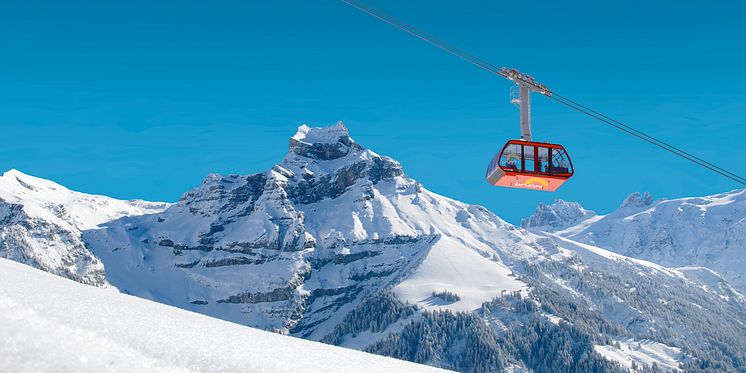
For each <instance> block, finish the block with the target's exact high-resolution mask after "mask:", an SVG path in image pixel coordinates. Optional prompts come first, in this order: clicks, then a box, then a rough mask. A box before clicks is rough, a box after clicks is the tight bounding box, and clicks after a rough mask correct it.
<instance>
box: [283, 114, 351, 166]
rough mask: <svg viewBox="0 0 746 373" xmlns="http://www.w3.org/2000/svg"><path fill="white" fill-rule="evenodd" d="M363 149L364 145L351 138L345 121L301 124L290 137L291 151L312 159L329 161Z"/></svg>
mask: <svg viewBox="0 0 746 373" xmlns="http://www.w3.org/2000/svg"><path fill="white" fill-rule="evenodd" d="M363 150H364V148H363V147H362V146H360V145H359V144H357V143H356V142H355V141H354V140H353V139H352V138H350V134H349V132H348V131H347V127H345V125H344V123H342V122H337V123H336V124H334V125H332V126H328V127H309V126H308V125H305V124H304V125H301V126H300V127H298V131H297V132H296V133H295V135H293V137H291V138H290V150H289V152H290V153H292V154H295V155H299V156H302V157H306V158H310V159H316V160H324V161H328V160H334V159H339V158H343V157H345V156H347V155H349V154H351V153H356V152H361V151H363Z"/></svg>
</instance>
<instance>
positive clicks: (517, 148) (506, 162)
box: [486, 140, 573, 192]
mask: <svg viewBox="0 0 746 373" xmlns="http://www.w3.org/2000/svg"><path fill="white" fill-rule="evenodd" d="M572 175H573V169H572V161H570V157H569V156H568V155H567V151H566V150H565V148H564V147H562V145H558V144H549V143H545V142H534V141H524V140H510V141H508V143H507V144H505V146H504V147H503V149H502V150H501V151H500V153H498V154H497V155H495V157H494V158H492V162H490V166H489V168H487V175H486V178H487V182H488V183H490V184H492V185H495V186H504V187H509V188H521V189H532V190H543V191H547V192H554V191H555V190H557V188H559V187H560V186H561V185H562V184H563V183H564V182H565V181H566V180H567V179H569V178H570V177H571V176H572Z"/></svg>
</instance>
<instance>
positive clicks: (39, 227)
mask: <svg viewBox="0 0 746 373" xmlns="http://www.w3.org/2000/svg"><path fill="white" fill-rule="evenodd" d="M166 207H168V204H166V203H154V202H145V201H141V200H132V201H121V200H117V199H113V198H109V197H105V196H97V195H90V194H85V193H79V192H75V191H71V190H69V189H67V188H65V187H63V186H61V185H59V184H57V183H54V182H51V181H48V180H44V179H40V178H37V177H33V176H29V175H26V174H23V173H22V172H20V171H17V170H10V171H7V172H5V173H4V174H3V175H2V176H0V257H2V258H8V259H12V260H16V261H19V262H23V263H27V264H29V265H32V266H34V267H37V268H41V269H44V270H46V271H49V272H52V273H56V274H59V275H62V276H65V277H68V278H71V279H75V280H78V281H81V282H85V283H88V284H94V285H103V284H104V282H105V279H104V275H103V272H104V268H103V266H102V264H101V263H100V262H99V261H98V260H97V259H96V258H95V257H94V256H93V255H91V253H90V252H89V251H88V250H87V249H86V247H85V243H84V242H83V240H82V231H83V230H86V229H93V228H95V227H96V226H98V225H99V224H101V223H104V222H108V221H111V220H114V219H117V218H120V217H122V216H134V215H143V214H149V213H155V212H159V211H162V210H163V209H165V208H166Z"/></svg>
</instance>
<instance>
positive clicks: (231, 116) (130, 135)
mask: <svg viewBox="0 0 746 373" xmlns="http://www.w3.org/2000/svg"><path fill="white" fill-rule="evenodd" d="M369 3H370V4H372V5H374V6H377V7H380V8H381V9H384V10H386V11H387V12H388V13H390V14H393V15H395V16H397V17H399V18H401V19H404V20H406V21H408V22H409V23H412V24H414V25H417V26H418V27H420V28H422V29H424V30H427V31H428V32H430V33H432V34H435V35H437V36H439V37H441V38H443V39H446V40H448V41H450V42H452V43H454V44H456V45H458V46H460V47H461V48H463V49H466V50H468V51H471V52H472V53H474V54H477V55H479V56H480V57H482V58H485V59H487V60H489V61H491V62H493V63H494V64H496V65H499V66H508V67H516V68H518V69H520V70H522V71H525V72H527V73H530V74H532V75H534V76H535V77H536V78H537V79H538V80H539V81H541V82H543V83H545V84H546V85H548V86H549V87H551V88H553V89H554V90H555V91H557V92H559V93H561V94H563V95H565V96H568V97H571V98H573V99H576V100H578V101H580V102H582V103H584V104H586V105H589V106H591V107H593V108H596V109H597V110H599V111H602V112H604V113H607V114H609V115H612V116H615V117H616V118H618V119H620V120H622V121H625V122H628V123H630V124H632V125H634V126H637V127H638V128H640V129H644V130H645V131H648V132H650V133H651V134H653V135H656V136H660V137H662V138H664V139H666V140H668V141H670V142H671V143H673V144H676V145H680V146H681V147H686V148H688V149H689V150H690V151H692V152H694V153H696V154H698V155H700V156H702V157H703V158H705V159H708V160H711V161H713V162H715V163H720V164H721V165H722V166H724V167H726V168H729V169H732V170H733V171H735V172H736V173H739V174H741V175H745V174H746V149H745V148H746V147H744V146H743V143H744V135H746V125H745V124H746V119H745V118H746V93H744V88H743V86H744V85H746V65H745V64H744V60H745V59H746V38H745V37H744V35H746V23H744V22H743V15H744V14H746V6H744V5H742V4H743V2H740V1H708V2H703V1H673V0H670V1H667V0H666V1H624V2H598V1H582V2H573V1H523V2H507V1H458V2H457V1H391V0H388V1H380V0H370V1H369ZM0 40H2V43H0V129H1V131H0V136H2V141H0V169H3V170H5V169H9V168H17V169H20V170H21V171H23V172H26V173H29V174H33V175H37V176H40V177H44V178H49V179H53V180H55V181H57V182H60V183H62V184H64V185H66V186H68V187H70V188H72V189H76V190H81V191H85V192H90V193H99V194H107V195H110V196H113V197H118V198H144V199H150V200H166V201H175V200H177V199H178V198H179V196H180V195H181V194H182V193H183V192H185V191H187V190H188V189H190V188H192V187H194V186H196V185H198V184H199V183H200V182H201V181H202V179H203V178H204V176H205V175H206V174H208V173H210V172H218V173H254V172H260V171H263V170H266V169H268V168H269V167H271V165H272V164H274V163H276V162H277V161H279V160H280V159H281V158H282V156H283V154H284V153H285V152H286V149H287V141H288V137H290V136H291V135H292V134H293V133H294V132H295V128H296V127H297V126H298V125H299V124H301V123H308V124H310V125H313V126H319V125H326V124H331V123H333V122H335V121H337V120H343V121H345V122H346V124H347V126H348V127H349V128H350V131H351V133H352V136H353V138H355V139H356V140H357V141H358V142H360V143H362V144H363V145H365V146H366V147H369V148H371V149H373V150H375V151H376V152H378V153H380V154H385V155H389V156H391V157H394V158H396V159H398V160H399V161H400V162H401V163H402V164H403V165H404V167H405V170H406V171H407V173H408V174H409V175H411V176H412V177H414V178H416V179H418V180H419V181H421V182H422V183H423V184H424V185H425V186H426V187H427V188H429V189H430V190H432V191H435V192H437V193H440V194H444V195H447V196H450V197H453V198H456V199H459V200H463V201H466V202H470V203H477V204H481V205H484V206H487V207H488V208H490V209H492V210H493V211H495V212H496V213H497V214H498V215H500V216H502V217H503V218H505V219H506V220H508V221H511V222H515V223H517V222H519V221H520V218H521V217H523V216H526V215H528V214H530V213H531V212H532V211H533V209H534V208H535V206H536V204H537V203H539V202H550V201H551V200H553V199H554V198H563V199H567V200H577V201H581V202H582V203H583V204H584V205H585V206H586V207H587V208H590V209H594V210H597V211H599V212H602V213H603V212H608V211H609V210H611V209H613V208H615V207H616V206H617V205H618V204H619V203H620V202H621V200H622V199H623V198H624V197H625V196H626V195H627V194H629V193H630V192H633V191H650V192H651V193H653V195H654V196H655V197H681V196H691V195H704V194H712V193H718V192H722V191H727V190H730V189H735V188H737V187H738V185H736V184H735V183H733V182H730V181H729V180H727V179H725V178H723V177H720V176H717V175H716V174H713V173H711V172H709V171H707V170H702V169H699V168H695V167H693V166H692V165H690V164H689V163H687V162H686V161H684V160H681V159H678V158H674V157H673V156H671V155H669V154H667V153H664V152H663V151H661V150H659V149H657V148H653V147H651V146H649V145H647V144H645V143H643V142H642V141H640V140H637V139H635V138H632V137H630V136H628V135H625V134H623V133H621V132H619V131H617V130H615V129H613V128H610V127H608V126H605V125H602V124H597V123H596V122H594V121H592V120H591V119H589V118H587V117H583V116H581V115H580V114H578V113H576V112H572V111H570V110H569V109H566V108H564V107H562V106H560V105H558V104H556V103H554V102H553V101H550V100H547V99H545V98H543V97H539V96H535V99H534V112H533V114H534V134H535V138H536V139H537V140H549V141H554V142H560V143H562V144H564V145H565V146H566V147H567V148H568V149H569V151H570V152H571V155H572V157H573V162H574V164H575V167H576V170H577V171H576V175H575V176H574V177H573V179H572V180H570V181H569V182H568V183H566V184H565V186H563V187H562V188H561V189H560V190H559V191H558V192H556V193H553V194H550V193H540V192H531V191H523V190H510V189H503V188H495V187H491V186H489V185H488V184H487V183H486V182H485V181H484V179H483V176H484V171H485V168H486V166H487V164H488V162H489V161H490V158H491V157H492V155H493V153H495V152H496V151H498V149H499V148H500V147H501V146H502V145H503V143H504V142H505V141H506V140H507V139H508V138H511V137H518V136H519V131H518V111H517V109H516V108H515V107H513V106H512V105H511V104H510V103H509V102H508V91H509V89H510V84H509V83H508V82H507V81H504V80H502V79H501V78H498V77H495V76H491V75H489V74H487V73H486V72H484V71H482V70H480V69H477V68H475V67H473V66H471V65H469V64H467V63H465V62H463V61H461V60H459V59H457V58H455V57H453V56H451V55H448V54H445V53H444V52H442V51H440V50H438V49H436V48H434V47H432V46H430V45H428V44H425V43H423V42H421V41H419V40H417V39H415V38H413V37H411V36H409V35H407V34H404V33H402V32H401V31H398V30H396V29H394V28H392V27H391V26H388V25H386V24H383V23H381V22H380V21H377V20H374V19H372V18H371V17H369V16H366V15H364V14H362V13H360V12H359V11H357V10H355V9H352V8H350V7H349V6H346V5H344V4H342V3H341V2H338V1H333V0H327V1H267V2H265V1H262V2H259V1H212V2H207V1H96V0H90V1H76V0H70V1H65V2H60V1H17V0H5V1H2V2H1V3H0Z"/></svg>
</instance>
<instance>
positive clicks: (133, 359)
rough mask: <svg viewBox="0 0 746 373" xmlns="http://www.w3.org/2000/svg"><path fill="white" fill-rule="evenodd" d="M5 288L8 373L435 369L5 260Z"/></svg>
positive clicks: (2, 312) (2, 326) (0, 289)
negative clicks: (259, 327) (217, 316)
mask: <svg viewBox="0 0 746 373" xmlns="http://www.w3.org/2000/svg"><path fill="white" fill-rule="evenodd" d="M0 283H1V284H2V286H0V356H2V359H0V371H2V372H21V371H24V372H31V371H33V372H60V371H68V372H72V371H75V372H102V371H107V372H133V371H150V372H324V373H329V372H355V371H366V372H429V371H433V372H434V371H438V369H435V368H431V367H427V366H424V365H417V364H413V363H409V362H405V361H401V360H395V359H391V358H386V357H382V356H377V355H372V354H367V353H363V352H358V351H354V350H349V349H344V348H339V347H334V346H329V345H325V344H321V343H316V342H311V341H306V340H301V339H296V338H292V337H287V336H281V335H278V334H274V333H270V332H265V331H261V330H256V329H252V328H248V327H244V326H240V325H237V324H233V323H229V322H225V321H221V320H217V319H213V318H210V317H206V316H202V315H199V314H195V313H192V312H188V311H184V310H180V309H177V308H173V307H169V306H165V305H162V304H158V303H154V302H150V301H146V300H143V299H139V298H135V297H132V296H128V295H124V294H120V293H117V292H115V291H112V290H108V289H101V288H94V287H89V286H85V285H82V284H78V283H75V282H73V281H69V280H66V279H63V278H60V277H57V276H53V275H50V274H47V273H44V272H42V271H39V270H37V269H33V268H30V267H27V266H24V265H21V264H18V263H15V262H11V261H8V260H4V259H0ZM62 341H64V343H60V342H62Z"/></svg>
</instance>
